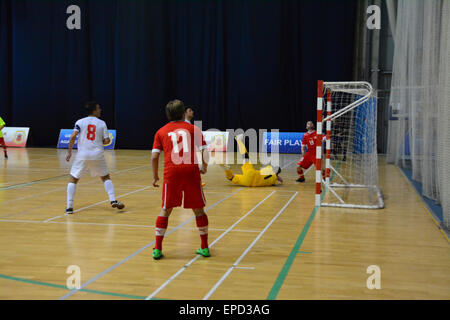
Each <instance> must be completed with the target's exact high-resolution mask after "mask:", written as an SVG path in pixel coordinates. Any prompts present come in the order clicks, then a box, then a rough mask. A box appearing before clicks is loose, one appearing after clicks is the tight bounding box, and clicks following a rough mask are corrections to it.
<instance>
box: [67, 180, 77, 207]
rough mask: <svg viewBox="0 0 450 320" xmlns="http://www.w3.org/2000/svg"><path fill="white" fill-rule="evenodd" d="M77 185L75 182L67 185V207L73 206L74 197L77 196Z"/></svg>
mask: <svg viewBox="0 0 450 320" xmlns="http://www.w3.org/2000/svg"><path fill="white" fill-rule="evenodd" d="M76 189H77V185H76V184H75V183H72V182H69V184H68V185H67V209H69V208H73V197H74V196H75V191H76Z"/></svg>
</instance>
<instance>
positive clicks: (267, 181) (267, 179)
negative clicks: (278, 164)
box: [222, 135, 283, 187]
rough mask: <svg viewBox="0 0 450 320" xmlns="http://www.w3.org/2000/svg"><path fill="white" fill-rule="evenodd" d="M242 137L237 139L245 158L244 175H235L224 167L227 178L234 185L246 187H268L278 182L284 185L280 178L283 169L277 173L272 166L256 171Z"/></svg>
mask: <svg viewBox="0 0 450 320" xmlns="http://www.w3.org/2000/svg"><path fill="white" fill-rule="evenodd" d="M241 139H242V135H239V136H237V137H236V141H237V143H238V147H239V152H240V154H242V155H243V156H244V164H243V165H242V174H233V171H231V168H230V167H229V166H226V165H222V166H223V167H224V169H225V177H226V178H227V179H228V180H231V182H233V183H234V184H237V185H241V186H244V187H268V186H273V185H276V184H277V181H279V182H280V183H283V179H281V177H280V176H279V174H280V172H281V168H278V170H277V172H275V171H274V170H273V168H272V166H270V165H269V166H267V167H265V168H263V169H261V170H255V168H254V167H253V165H252V164H251V163H250V161H249V158H248V152H247V149H246V148H245V145H244V143H243V142H242V140H241Z"/></svg>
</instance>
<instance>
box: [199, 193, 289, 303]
mask: <svg viewBox="0 0 450 320" xmlns="http://www.w3.org/2000/svg"><path fill="white" fill-rule="evenodd" d="M297 195H298V192H296V193H295V194H294V195H292V197H291V198H290V199H289V200H288V201H287V202H286V204H285V205H284V206H283V207H282V208H281V209H280V211H278V213H277V214H276V215H275V216H274V217H273V218H272V220H270V222H269V223H268V224H267V225H266V226H265V228H264V229H263V230H261V232H260V233H259V234H258V236H257V237H256V238H255V239H254V240H253V242H252V243H251V244H250V245H249V246H248V247H247V249H245V251H244V252H243V253H242V254H241V256H240V257H239V258H237V260H236V261H235V262H234V263H233V265H232V266H231V267H230V268H229V269H228V270H227V272H225V274H224V275H223V276H222V277H221V278H220V279H219V281H217V283H216V284H215V285H214V286H213V287H212V288H211V290H209V291H208V293H207V294H206V295H205V296H204V297H203V299H202V300H208V299H209V298H210V297H211V295H212V294H213V293H214V292H215V291H216V290H217V288H219V286H220V285H221V284H222V282H223V281H224V280H225V279H226V278H227V277H228V276H229V275H230V273H231V272H232V271H233V269H235V268H236V267H237V265H238V264H239V263H240V262H241V261H242V259H244V257H245V256H246V255H247V253H249V252H250V250H251V249H252V248H253V246H254V245H255V244H256V243H257V242H258V241H259V239H261V237H262V236H263V235H264V233H265V232H266V231H267V230H268V229H269V228H270V226H271V225H272V224H273V223H274V222H275V220H277V219H278V217H279V216H280V215H281V214H282V213H283V212H284V210H286V208H287V207H288V206H289V204H291V202H292V201H293V200H294V199H295V197H296V196H297Z"/></svg>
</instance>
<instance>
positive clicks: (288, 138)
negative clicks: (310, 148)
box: [263, 132, 305, 154]
mask: <svg viewBox="0 0 450 320" xmlns="http://www.w3.org/2000/svg"><path fill="white" fill-rule="evenodd" d="M304 134H305V133H304V132H265V133H264V137H263V139H264V142H263V150H264V151H265V152H272V150H274V151H275V150H276V148H275V146H277V147H278V153H298V154H301V153H302V139H303V135H304Z"/></svg>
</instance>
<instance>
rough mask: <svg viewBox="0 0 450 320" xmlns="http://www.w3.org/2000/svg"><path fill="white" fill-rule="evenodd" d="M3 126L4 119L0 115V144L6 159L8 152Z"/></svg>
mask: <svg viewBox="0 0 450 320" xmlns="http://www.w3.org/2000/svg"><path fill="white" fill-rule="evenodd" d="M4 127H5V121H3V119H2V118H1V117H0V145H2V146H3V153H4V154H5V159H8V152H7V151H6V142H5V139H4V138H3V132H2V129H3V128H4Z"/></svg>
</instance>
